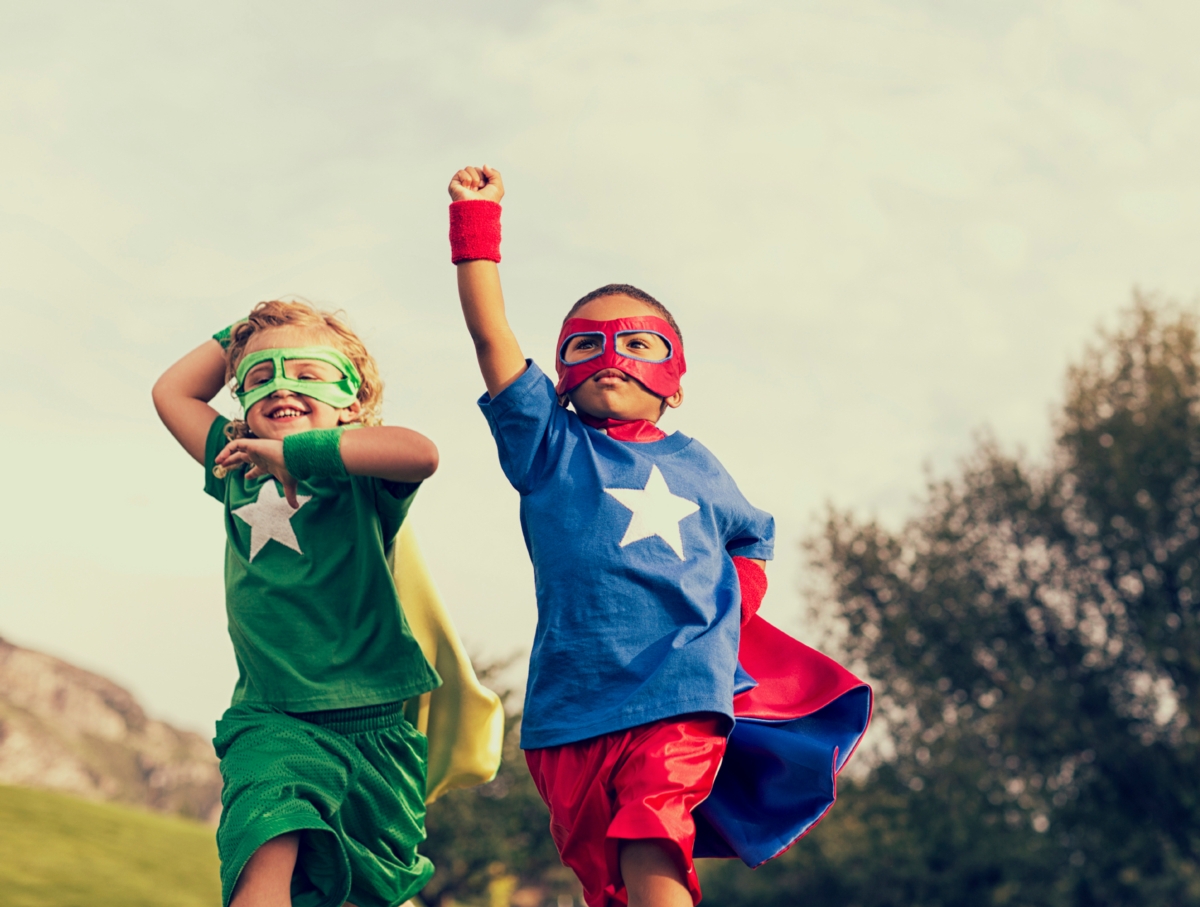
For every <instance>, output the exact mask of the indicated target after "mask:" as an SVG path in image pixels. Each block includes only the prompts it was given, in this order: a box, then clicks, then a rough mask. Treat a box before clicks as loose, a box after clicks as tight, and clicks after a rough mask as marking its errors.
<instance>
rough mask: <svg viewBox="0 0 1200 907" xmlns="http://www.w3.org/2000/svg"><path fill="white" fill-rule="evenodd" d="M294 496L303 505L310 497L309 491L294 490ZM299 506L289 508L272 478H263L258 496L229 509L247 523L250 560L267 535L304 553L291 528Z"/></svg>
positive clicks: (265, 541)
mask: <svg viewBox="0 0 1200 907" xmlns="http://www.w3.org/2000/svg"><path fill="white" fill-rule="evenodd" d="M296 500H297V501H299V502H300V507H303V506H304V505H305V504H307V503H308V502H309V501H311V500H312V495H311V494H298V495H296ZM300 507H297V508H296V509H295V510H293V509H292V505H291V504H289V503H288V502H287V498H285V497H284V496H283V495H281V494H280V493H279V487H278V486H277V485H276V484H275V482H274V481H267V482H264V483H263V487H262V488H260V489H259V491H258V498H257V499H256V500H255V501H254V503H253V504H246V505H245V506H242V507H239V508H238V509H237V510H233V511H230V512H231V513H232V514H233V515H234V516H236V517H237V518H238V519H239V520H241V521H242V522H243V523H245V524H246V525H247V526H249V527H250V560H254V556H255V555H256V554H258V552H260V551H262V549H263V545H265V544H266V543H267V542H269V541H270V540H271V539H274V540H275V541H277V542H279V544H281V545H286V546H287V547H289V548H291V549H292V550H293V551H295V552H297V553H299V554H303V553H304V552H303V551H301V550H300V542H299V541H297V540H296V530H294V529H293V528H292V517H294V516H295V515H296V514H297V513H299V511H300Z"/></svg>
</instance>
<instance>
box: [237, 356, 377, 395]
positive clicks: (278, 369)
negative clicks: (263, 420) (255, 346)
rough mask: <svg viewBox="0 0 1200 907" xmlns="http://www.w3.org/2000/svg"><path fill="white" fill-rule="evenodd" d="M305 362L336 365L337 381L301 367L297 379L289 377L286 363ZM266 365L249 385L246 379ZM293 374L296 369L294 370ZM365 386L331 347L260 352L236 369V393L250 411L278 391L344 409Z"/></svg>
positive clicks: (347, 360)
mask: <svg viewBox="0 0 1200 907" xmlns="http://www.w3.org/2000/svg"><path fill="white" fill-rule="evenodd" d="M297 360H304V361H307V362H323V363H326V364H327V365H331V366H333V367H334V368H335V369H337V371H338V372H339V373H340V374H339V377H338V378H337V379H336V380H332V381H322V380H320V379H318V378H316V377H314V375H313V374H312V372H313V371H314V370H311V369H306V368H304V367H301V369H300V374H299V376H298V377H295V378H293V377H289V376H288V373H287V372H288V369H287V366H286V365H285V364H284V363H286V362H289V361H290V362H295V361H297ZM264 364H266V365H269V366H270V371H268V370H267V369H266V368H258V369H257V371H256V372H255V374H254V376H253V377H251V378H250V381H249V382H247V380H246V379H247V377H248V376H249V375H250V372H251V371H254V370H255V369H256V367H258V366H263V365H264ZM293 371H295V369H294V368H293ZM361 387H362V377H361V376H360V375H359V373H358V369H357V368H355V367H354V363H353V362H351V361H350V359H349V358H347V357H346V356H345V355H344V354H343V353H342V352H341V350H336V349H334V348H333V347H328V346H304V347H289V348H286V349H270V350H259V351H257V352H254V353H250V354H249V355H247V356H245V357H244V358H243V359H242V361H241V362H239V363H238V367H237V390H236V391H235V393H236V394H237V398H238V400H239V401H240V402H241V404H242V408H243V409H244V410H249V409H250V407H252V406H253V405H254V404H255V403H257V402H258V401H259V400H262V399H264V398H265V397H269V396H270V395H271V394H273V393H275V392H276V391H277V390H289V391H292V392H293V393H297V394H303V395H304V396H306V397H312V398H313V399H314V400H319V401H321V402H322V403H325V404H327V405H329V406H332V407H334V408H335V409H345V408H346V407H347V406H350V405H351V404H352V403H354V401H355V400H357V399H358V391H359V389H360V388H361Z"/></svg>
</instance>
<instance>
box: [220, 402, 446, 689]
mask: <svg viewBox="0 0 1200 907" xmlns="http://www.w3.org/2000/svg"><path fill="white" fill-rule="evenodd" d="M228 424H229V420H227V419H224V418H222V417H220V416H218V417H217V420H216V421H215V422H214V423H213V426H212V428H211V429H210V430H209V433H208V443H207V445H206V447H205V452H204V469H205V481H204V490H205V491H206V492H208V494H210V495H212V496H213V497H214V498H216V499H217V500H219V501H222V502H223V503H224V504H225V533H226V545H225V605H226V610H227V612H228V615H229V635H230V637H231V638H232V640H233V651H234V654H235V655H236V657H237V665H238V674H239V677H238V683H237V687H236V688H235V689H234V691H233V703H234V704H235V705H236V704H237V703H239V702H263V703H269V704H271V705H273V706H276V707H278V708H282V709H285V710H288V711H310V710H312V711H315V710H317V709H332V708H350V707H354V706H363V705H375V704H378V703H383V702H394V701H397V700H401V699H409V698H411V697H413V696H417V695H419V694H421V693H424V692H427V691H428V690H432V689H434V688H435V687H437V686H439V685H440V684H441V680H440V678H439V677H438V676H437V673H436V672H435V671H434V670H433V668H432V667H430V665H429V663H428V662H427V661H426V660H425V656H424V655H422V654H421V649H420V646H418V645H417V641H416V640H415V639H413V635H412V632H411V631H410V630H409V628H408V622H407V621H406V620H405V619H404V612H403V611H401V609H400V599H399V598H398V597H397V595H396V585H395V582H394V581H393V579H392V572H391V569H390V568H389V561H390V559H391V554H392V544H393V542H394V541H395V538H396V533H397V532H399V531H400V524H401V523H403V522H404V517H405V514H407V513H408V508H409V505H410V504H411V503H412V499H413V497H414V496H415V495H416V493H417V488H418V486H417V485H414V484H406V483H403V482H389V481H387V480H385V479H376V478H370V477H367V476H343V477H339V478H319V479H312V480H311V481H304V482H300V483H299V485H298V487H297V495H298V497H299V500H300V508H299V509H298V510H292V508H291V505H289V504H288V502H287V500H286V499H285V498H284V497H283V489H282V487H281V486H280V485H279V483H278V482H277V481H276V480H275V479H274V478H272V477H270V476H267V477H264V478H257V479H251V480H250V481H246V479H245V477H244V476H245V472H246V470H245V469H244V468H243V469H237V470H234V471H231V472H229V473H228V474H227V475H226V476H225V478H223V479H218V478H217V477H216V476H215V475H214V474H213V463H214V460H215V458H216V455H217V454H218V453H220V451H221V449H222V448H223V447H224V446H225V444H226V443H227V441H226V438H225V426H226V425H228Z"/></svg>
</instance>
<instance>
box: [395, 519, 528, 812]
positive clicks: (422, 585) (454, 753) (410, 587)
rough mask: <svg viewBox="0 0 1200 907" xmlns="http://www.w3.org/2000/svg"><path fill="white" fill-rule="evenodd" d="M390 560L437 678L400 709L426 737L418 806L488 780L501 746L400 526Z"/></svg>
mask: <svg viewBox="0 0 1200 907" xmlns="http://www.w3.org/2000/svg"><path fill="white" fill-rule="evenodd" d="M392 557H393V561H392V576H393V578H394V579H395V582H396V591H397V593H398V594H399V596H400V606H401V607H402V608H403V609H404V616H405V618H406V619H407V620H408V626H409V629H411V630H412V634H413V636H414V637H415V638H416V640H417V644H418V645H419V646H420V647H421V651H422V652H423V653H424V654H425V658H426V660H427V661H428V662H429V663H430V664H431V665H432V666H433V668H434V670H435V671H437V672H438V676H440V677H441V678H442V685H441V686H440V687H438V688H437V689H436V690H433V691H432V692H429V693H425V694H424V695H422V696H420V697H417V698H415V699H411V700H409V702H408V703H407V705H406V706H405V717H406V718H407V719H408V720H409V722H410V723H412V724H413V725H414V726H415V727H416V728H417V730H419V731H421V732H422V733H423V734H425V735H426V736H427V737H428V738H429V769H428V776H427V779H426V782H425V802H426V803H432V802H433V801H434V800H436V799H437V798H438V797H440V796H441V795H442V794H444V793H445V792H446V791H448V790H454V789H455V788H460V787H473V786H474V785H476V784H483V783H484V782H487V781H491V780H492V779H493V778H494V777H496V772H497V770H498V769H499V768H500V754H501V750H502V749H503V745H504V707H503V706H502V705H501V703H500V697H499V696H497V695H496V694H495V693H493V692H492V691H491V690H489V689H487V688H486V687H484V686H482V685H481V684H480V683H479V680H478V678H476V676H475V670H474V668H472V667H471V659H470V658H468V657H467V653H466V650H465V649H464V648H463V644H462V640H460V639H459V638H458V632H457V631H456V630H455V629H454V624H453V622H452V621H451V620H450V615H449V613H447V611H446V606H445V605H443V604H442V599H441V596H439V595H438V592H437V588H436V587H435V586H434V584H433V578H432V577H431V576H430V575H429V568H428V567H426V566H425V559H424V558H423V557H422V556H421V550H420V548H418V547H417V540H416V536H415V535H414V534H413V531H412V528H411V527H410V526H409V524H408V522H407V521H405V523H404V525H403V526H401V528H400V534H399V536H397V538H396V544H395V547H394V549H393V554H392Z"/></svg>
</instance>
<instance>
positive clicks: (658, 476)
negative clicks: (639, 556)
mask: <svg viewBox="0 0 1200 907" xmlns="http://www.w3.org/2000/svg"><path fill="white" fill-rule="evenodd" d="M604 491H605V493H607V494H610V495H612V496H613V497H614V498H616V499H617V500H618V501H620V502H621V504H623V505H624V506H625V507H628V508H629V509H630V510H632V511H633V515H632V516H631V517H630V518H629V528H627V529H626V530H625V537H624V538H622V539H621V547H622V548H624V547H625V546H626V545H629V544H632V543H633V542H638V541H641V540H642V539H648V538H652V537H653V536H658V537H659V538H660V539H662V540H663V541H664V542H666V543H667V544H668V545H669V546H670V547H671V550H672V551H674V552H675V553H676V554H677V555H679V559H680V560H686V558H685V557H684V556H683V539H682V538H681V537H680V535H679V523H680V522H681V521H682V520H683V518H684V517H688V516H691V515H692V514H693V513H695V512H696V511H697V510H699V509H700V505H699V504H697V503H696V502H695V501H689V500H688V499H687V498H681V497H679V496H678V495H674V494H671V489H670V488H668V487H667V480H666V479H664V478H663V474H662V473H661V472H659V470H658V466H657V465H654V466H651V467H650V478H648V479H647V480H646V487H645V488H606V489H604Z"/></svg>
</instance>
